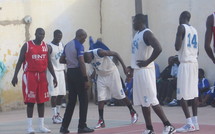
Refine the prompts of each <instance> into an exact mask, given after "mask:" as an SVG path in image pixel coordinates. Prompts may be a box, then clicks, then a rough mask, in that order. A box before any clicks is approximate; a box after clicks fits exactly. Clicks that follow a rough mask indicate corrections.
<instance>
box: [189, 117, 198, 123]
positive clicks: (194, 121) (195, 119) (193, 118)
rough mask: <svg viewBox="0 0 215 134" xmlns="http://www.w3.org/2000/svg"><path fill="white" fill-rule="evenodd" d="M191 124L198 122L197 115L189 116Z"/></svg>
mask: <svg viewBox="0 0 215 134" xmlns="http://www.w3.org/2000/svg"><path fill="white" fill-rule="evenodd" d="M191 119H192V122H193V124H198V117H197V116H193V117H191Z"/></svg>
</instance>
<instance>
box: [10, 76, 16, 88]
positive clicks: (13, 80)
mask: <svg viewBox="0 0 215 134" xmlns="http://www.w3.org/2000/svg"><path fill="white" fill-rule="evenodd" d="M11 83H12V85H13V86H14V87H15V86H16V84H17V83H18V79H17V77H15V76H14V77H13V79H12V81H11Z"/></svg>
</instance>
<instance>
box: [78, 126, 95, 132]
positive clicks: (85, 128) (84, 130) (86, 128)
mask: <svg viewBox="0 0 215 134" xmlns="http://www.w3.org/2000/svg"><path fill="white" fill-rule="evenodd" d="M92 132H94V129H91V128H88V127H84V128H78V133H92Z"/></svg>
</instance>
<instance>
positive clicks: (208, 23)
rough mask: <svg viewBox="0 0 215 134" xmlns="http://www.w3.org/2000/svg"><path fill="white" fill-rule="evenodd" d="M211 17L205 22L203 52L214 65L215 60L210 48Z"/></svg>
mask: <svg viewBox="0 0 215 134" xmlns="http://www.w3.org/2000/svg"><path fill="white" fill-rule="evenodd" d="M213 23H214V22H213V15H210V16H208V18H207V21H206V32H205V51H206V53H207V54H208V56H209V57H210V58H211V60H212V61H213V63H215V58H214V55H213V51H212V48H211V46H210V44H211V40H212V34H213V31H212V29H213Z"/></svg>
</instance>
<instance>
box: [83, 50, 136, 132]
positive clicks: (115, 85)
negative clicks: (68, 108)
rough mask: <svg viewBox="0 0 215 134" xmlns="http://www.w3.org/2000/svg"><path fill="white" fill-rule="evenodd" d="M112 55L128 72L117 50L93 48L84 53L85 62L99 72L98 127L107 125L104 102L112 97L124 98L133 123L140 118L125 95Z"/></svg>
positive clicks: (125, 71)
mask: <svg viewBox="0 0 215 134" xmlns="http://www.w3.org/2000/svg"><path fill="white" fill-rule="evenodd" d="M110 56H114V57H115V58H116V59H117V60H118V61H119V62H120V63H121V65H122V67H123V70H124V73H125V74H127V70H126V66H125V64H124V62H123V61H122V59H121V57H120V56H119V54H118V53H116V52H113V51H109V50H103V49H93V50H91V51H89V52H85V53H84V60H85V62H86V63H90V64H92V66H93V67H94V69H95V70H96V74H98V78H97V90H98V111H99V121H98V124H97V125H96V127H95V128H96V129H98V128H104V127H105V122H104V118H103V113H104V104H105V101H106V100H110V99H111V98H112V97H113V98H116V99H119V100H122V101H123V102H124V103H125V104H126V105H127V107H128V108H129V110H130V114H131V124H134V123H136V122H137V120H138V117H137V113H136V111H135V110H134V109H133V107H132V104H131V102H130V101H129V100H128V98H127V97H126V96H125V93H124V91H123V88H122V84H121V79H120V74H119V71H118V69H117V67H116V65H115V63H114V62H113V60H112V59H111V58H110Z"/></svg>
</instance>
